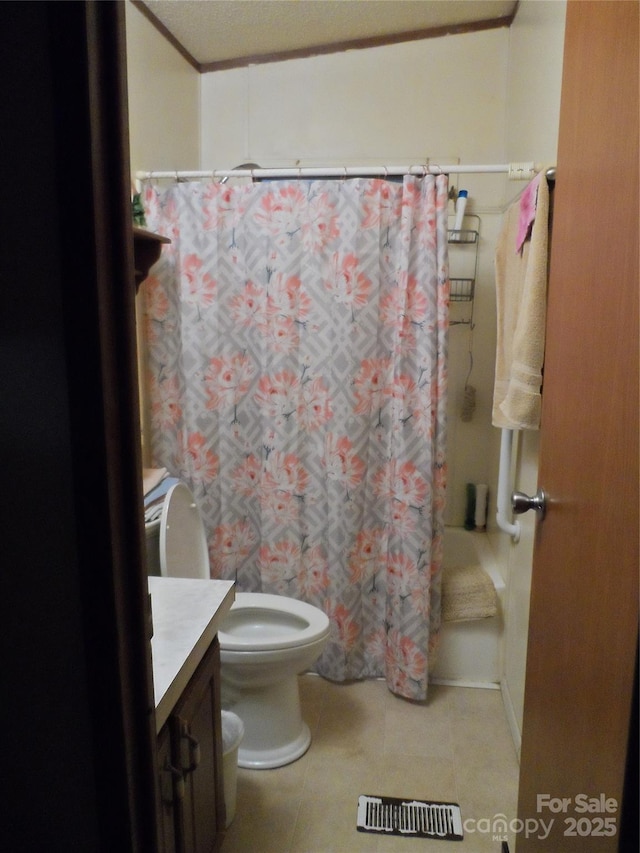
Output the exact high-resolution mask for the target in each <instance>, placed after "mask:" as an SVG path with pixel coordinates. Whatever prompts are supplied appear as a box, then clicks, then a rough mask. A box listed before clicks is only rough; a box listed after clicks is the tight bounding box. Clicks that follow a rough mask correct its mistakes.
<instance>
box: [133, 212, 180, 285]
mask: <svg viewBox="0 0 640 853" xmlns="http://www.w3.org/2000/svg"><path fill="white" fill-rule="evenodd" d="M170 242H171V240H170V239H169V238H168V237H163V236H162V234H154V233H153V232H152V231H147V230H146V228H140V227H138V226H137V225H134V226H133V254H134V261H135V280H136V293H137V292H138V288H139V287H140V285H141V284H142V282H143V281H144V280H145V278H146V277H147V276H148V275H149V270H150V268H151V267H152V266H153V265H154V264H155V262H156V261H157V260H158V258H159V257H160V251H161V249H162V245H163V243H170Z"/></svg>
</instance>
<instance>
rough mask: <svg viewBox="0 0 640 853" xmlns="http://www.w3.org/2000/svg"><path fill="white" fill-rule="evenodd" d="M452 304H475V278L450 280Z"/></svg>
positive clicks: (450, 299)
mask: <svg viewBox="0 0 640 853" xmlns="http://www.w3.org/2000/svg"><path fill="white" fill-rule="evenodd" d="M449 282H450V285H451V290H450V293H449V301H450V302H473V291H474V288H475V283H476V280H475V278H450V279H449Z"/></svg>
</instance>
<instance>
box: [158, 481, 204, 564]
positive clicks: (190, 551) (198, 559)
mask: <svg viewBox="0 0 640 853" xmlns="http://www.w3.org/2000/svg"><path fill="white" fill-rule="evenodd" d="M160 574H161V575H162V577H170V578H204V579H207V580H208V579H209V578H210V577H211V574H210V570H209V548H208V546H207V537H206V534H205V532H204V525H203V524H202V519H201V517H200V512H199V511H198V507H197V506H196V503H195V501H194V499H193V495H192V494H191V492H190V491H189V489H188V488H187V487H186V486H185V484H184V483H176V484H175V485H173V486H172V487H171V488H170V489H169V491H168V492H167V495H166V497H165V499H164V505H163V507H162V515H161V517H160Z"/></svg>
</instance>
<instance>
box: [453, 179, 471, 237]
mask: <svg viewBox="0 0 640 853" xmlns="http://www.w3.org/2000/svg"><path fill="white" fill-rule="evenodd" d="M467 196H468V192H467V190H460V192H459V193H458V198H457V199H456V221H455V225H454V226H453V230H454V231H461V230H462V222H463V220H464V212H465V209H466V207H467ZM453 239H454V240H459V239H460V237H459V235H458V234H453Z"/></svg>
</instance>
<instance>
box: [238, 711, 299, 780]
mask: <svg viewBox="0 0 640 853" xmlns="http://www.w3.org/2000/svg"><path fill="white" fill-rule="evenodd" d="M310 744H311V732H310V731H309V726H308V725H307V724H306V723H305V722H304V721H303V722H302V726H301V729H300V733H299V735H298V737H297V738H296V739H295V740H293V741H290V742H289V743H288V744H286V745H284V746H281V747H280V748H278V749H255V750H251V749H239V750H238V767H246V768H248V769H249V770H271V769H273V768H274V767H284V766H285V764H291V762H292V761H296V760H297V759H298V758H300V757H301V756H303V755H304V754H305V752H306V751H307V750H308V749H309V745H310Z"/></svg>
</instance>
